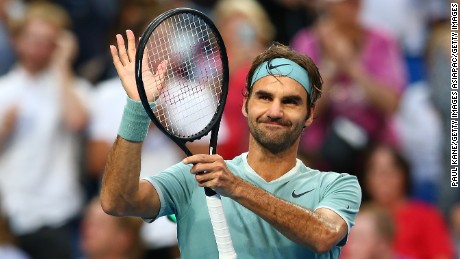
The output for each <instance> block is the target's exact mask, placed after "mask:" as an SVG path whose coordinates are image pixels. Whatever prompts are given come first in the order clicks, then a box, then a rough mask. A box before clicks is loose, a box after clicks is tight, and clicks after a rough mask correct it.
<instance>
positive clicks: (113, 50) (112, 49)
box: [110, 45, 123, 71]
mask: <svg viewBox="0 0 460 259" xmlns="http://www.w3.org/2000/svg"><path fill="white" fill-rule="evenodd" d="M110 54H112V60H113V64H114V65H115V69H116V70H117V71H119V70H120V69H121V68H122V67H123V64H122V63H121V61H120V57H119V56H118V50H117V48H116V47H115V46H113V45H110Z"/></svg>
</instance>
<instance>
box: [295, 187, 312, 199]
mask: <svg viewBox="0 0 460 259" xmlns="http://www.w3.org/2000/svg"><path fill="white" fill-rule="evenodd" d="M313 190H314V189H311V190H309V191H306V192H302V193H298V194H297V193H295V190H294V191H292V198H299V197H300V196H303V195H305V194H307V193H309V192H311V191H313Z"/></svg>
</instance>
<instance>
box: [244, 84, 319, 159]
mask: <svg viewBox="0 0 460 259" xmlns="http://www.w3.org/2000/svg"><path fill="white" fill-rule="evenodd" d="M252 87H253V89H252V93H251V96H250V97H249V98H248V99H247V100H245V101H246V102H247V111H246V109H245V107H243V114H244V115H245V116H246V117H247V119H248V125H249V131H250V133H251V136H252V138H254V140H255V141H256V142H257V143H258V144H259V145H261V146H262V147H263V148H265V149H267V150H268V151H270V152H271V153H273V154H278V153H281V152H283V151H286V150H287V149H289V148H290V147H291V146H292V145H293V144H294V143H295V142H296V141H297V140H298V139H299V137H300V135H301V134H302V131H303V128H304V126H308V125H310V124H311V121H312V119H311V117H312V116H310V118H308V120H307V92H306V91H305V89H304V88H303V87H302V86H301V85H300V84H299V83H298V82H297V81H295V80H293V79H291V78H289V77H284V76H278V77H273V76H266V77H263V78H261V79H259V80H258V81H257V82H256V83H255V84H254V85H253V86H252Z"/></svg>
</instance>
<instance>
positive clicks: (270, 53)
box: [244, 42, 323, 114]
mask: <svg viewBox="0 0 460 259" xmlns="http://www.w3.org/2000/svg"><path fill="white" fill-rule="evenodd" d="M275 58H286V59H289V60H291V61H293V62H295V63H297V64H298V65H299V66H301V67H303V68H304V69H305V70H306V71H307V73H308V77H309V79H310V82H311V86H312V88H311V95H310V94H308V93H307V95H308V107H307V108H308V114H310V108H311V107H313V106H314V105H315V104H316V101H317V100H318V99H319V98H320V97H321V92H322V87H323V79H322V78H321V75H320V73H319V71H318V67H317V66H316V65H315V63H314V62H313V60H312V59H311V58H310V57H308V56H306V55H302V54H299V53H297V52H295V51H294V50H292V49H291V48H289V47H288V46H285V45H283V44H281V43H278V42H275V43H273V44H272V45H271V46H270V47H269V48H268V49H266V50H265V51H264V52H262V53H261V54H259V55H258V56H257V57H256V58H255V59H254V61H253V62H252V66H251V69H250V70H249V72H248V75H247V77H246V91H245V93H244V95H245V97H247V98H249V97H250V96H251V92H252V86H251V81H252V77H253V75H254V72H255V70H256V68H257V67H258V66H259V65H260V64H262V63H263V62H265V61H270V60H272V59H275ZM246 110H247V106H246Z"/></svg>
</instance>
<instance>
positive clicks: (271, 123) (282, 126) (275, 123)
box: [262, 122, 288, 128]
mask: <svg viewBox="0 0 460 259" xmlns="http://www.w3.org/2000/svg"><path fill="white" fill-rule="evenodd" d="M262 124H264V125H266V126H268V127H275V128H286V127H288V125H286V124H282V123H277V122H262Z"/></svg>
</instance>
